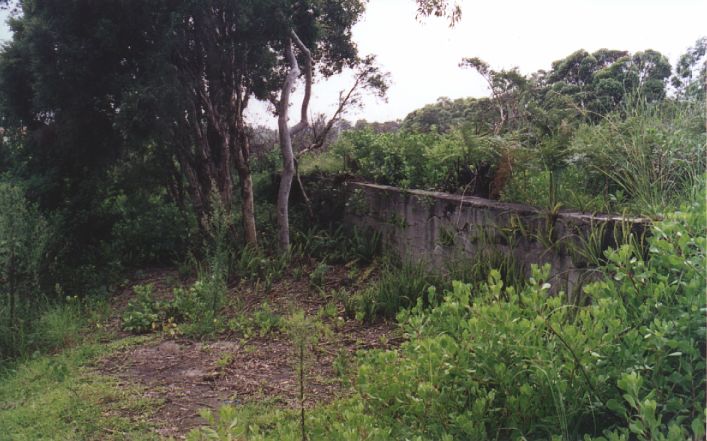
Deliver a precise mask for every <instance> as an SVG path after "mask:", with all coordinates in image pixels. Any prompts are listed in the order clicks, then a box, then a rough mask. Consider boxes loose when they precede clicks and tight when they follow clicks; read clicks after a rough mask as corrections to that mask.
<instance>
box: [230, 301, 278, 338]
mask: <svg viewBox="0 0 707 441" xmlns="http://www.w3.org/2000/svg"><path fill="white" fill-rule="evenodd" d="M284 326H285V320H284V319H283V317H282V316H281V315H280V314H278V313H276V312H275V311H273V309H272V307H271V306H270V305H269V304H268V303H267V302H263V303H262V304H261V305H260V306H258V308H256V309H255V311H253V312H252V313H251V314H247V315H246V314H240V315H238V316H236V317H234V318H232V319H231V320H229V321H228V323H227V327H228V329H229V330H230V331H233V332H237V333H239V334H241V335H242V336H243V338H246V339H248V338H251V337H253V336H255V335H258V336H259V337H265V336H266V335H268V334H270V333H271V332H276V331H280V330H281V329H282V328H283V327H284Z"/></svg>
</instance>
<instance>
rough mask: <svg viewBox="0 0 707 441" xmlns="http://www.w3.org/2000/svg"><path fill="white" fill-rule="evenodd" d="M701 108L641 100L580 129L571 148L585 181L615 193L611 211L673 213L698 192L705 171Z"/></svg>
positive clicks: (688, 104) (691, 105) (699, 106)
mask: <svg viewBox="0 0 707 441" xmlns="http://www.w3.org/2000/svg"><path fill="white" fill-rule="evenodd" d="M704 118H705V117H704V106H703V105H701V104H699V105H698V103H662V104H648V103H646V102H645V101H643V100H642V99H641V98H640V97H639V98H637V99H636V100H635V102H632V103H630V104H628V105H626V107H625V108H624V109H622V113H621V114H618V113H613V114H610V115H608V116H606V118H604V120H602V122H601V123H599V124H597V125H593V126H583V127H582V128H580V129H579V131H578V132H577V135H576V136H575V138H574V140H573V142H572V149H573V151H574V152H575V162H576V163H577V165H578V166H579V167H581V168H582V169H584V170H587V178H588V179H594V180H596V181H598V182H604V183H605V184H604V185H605V186H607V189H606V190H605V191H607V192H609V193H613V194H614V195H617V197H615V198H614V201H613V202H618V200H617V199H618V195H619V194H620V195H621V199H624V200H622V201H621V202H622V203H621V205H618V204H614V206H613V207H612V208H618V209H621V208H622V207H628V208H630V210H631V211H634V212H639V213H644V214H660V213H663V212H666V211H670V210H675V209H677V208H678V207H679V206H680V204H681V203H682V202H683V201H685V200H688V198H689V197H690V196H692V192H693V191H694V189H695V188H700V187H701V185H702V181H703V172H704V169H705V143H704Z"/></svg>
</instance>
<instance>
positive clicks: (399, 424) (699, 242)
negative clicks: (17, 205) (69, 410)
mask: <svg viewBox="0 0 707 441" xmlns="http://www.w3.org/2000/svg"><path fill="white" fill-rule="evenodd" d="M704 225H705V204H704V200H702V201H700V202H699V203H697V204H695V205H693V206H685V207H684V208H683V211H680V212H676V213H674V214H670V215H668V216H666V219H665V220H664V221H662V222H659V223H658V224H656V226H655V227H654V235H653V236H652V237H651V238H650V239H649V247H650V256H649V257H648V258H644V257H643V255H642V253H641V250H637V249H635V248H633V247H632V246H631V245H628V244H626V245H623V246H622V247H621V248H619V249H615V250H608V251H607V255H606V257H607V259H608V262H609V263H608V264H606V265H605V266H603V267H602V271H603V272H604V274H605V278H604V279H602V280H601V281H598V282H595V283H593V284H590V285H588V286H587V287H586V288H585V290H586V292H587V294H588V295H590V296H591V298H592V301H591V303H589V304H587V305H580V306H577V305H572V304H567V303H566V299H567V298H566V297H565V296H563V295H559V296H549V295H548V289H549V287H550V285H549V284H548V283H547V282H546V280H547V276H548V268H547V267H546V268H535V269H534V271H533V276H532V277H531V278H530V279H528V283H527V284H526V286H525V287H524V288H522V289H519V290H516V289H514V288H513V287H508V286H505V285H504V284H503V282H502V281H501V277H500V274H499V273H498V272H497V271H493V272H491V274H490V275H489V279H488V281H487V282H486V283H484V284H482V285H481V286H480V287H479V289H474V288H472V286H471V285H469V284H465V283H462V282H454V283H453V285H452V288H451V289H449V290H445V291H443V292H442V291H437V289H435V288H430V289H429V290H428V292H427V294H426V295H425V296H424V297H421V298H419V299H418V301H417V303H416V305H415V306H414V307H412V308H410V309H408V310H403V312H401V313H400V314H399V315H398V321H399V323H400V326H401V327H402V328H403V330H404V331H405V335H406V337H407V341H405V342H404V343H403V344H402V345H401V347H400V348H399V349H397V350H391V351H371V352H368V353H366V354H363V355H362V356H361V358H360V360H359V366H358V371H357V380H356V394H355V395H354V397H352V398H350V399H347V400H343V401H340V402H337V403H336V404H334V405H332V406H328V407H325V408H322V409H319V411H318V412H316V413H310V414H309V417H308V419H307V427H308V436H309V437H310V439H322V440H324V439H327V440H348V439H359V438H358V436H359V434H362V433H365V434H367V438H366V439H380V440H384V439H473V440H476V439H478V440H482V439H523V438H525V439H587V440H588V439H595V440H628V439H636V440H661V439H665V440H677V439H695V440H697V439H702V438H703V437H704V433H705V432H704V427H705V420H704V418H705V416H704V407H703V404H704V400H705V395H704V394H705V392H704V390H705V378H704V369H705V354H704V347H705V333H704V314H705V311H707V305H706V304H705V299H704V291H705V288H706V287H707V286H706V282H705V274H704V265H705V246H706V245H707V244H706V243H705V237H704ZM225 424H230V425H231V426H230V429H228V430H227V431H225V432H223V433H224V434H231V435H233V436H242V437H246V438H248V439H278V440H286V439H299V435H298V434H297V431H296V430H295V427H298V424H300V422H299V420H298V419H297V418H296V417H295V416H294V414H292V413H283V412H282V411H270V413H266V412H262V411H260V412H258V413H253V412H251V410H249V409H248V408H246V409H243V410H235V409H228V408H225V409H224V410H222V412H221V423H219V425H220V426H219V427H224V425H225ZM224 436H225V435H224ZM352 437H353V438H352ZM194 439H198V438H194ZM217 439H226V438H224V437H221V438H217Z"/></svg>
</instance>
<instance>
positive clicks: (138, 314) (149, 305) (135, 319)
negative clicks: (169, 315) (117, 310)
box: [122, 285, 164, 334]
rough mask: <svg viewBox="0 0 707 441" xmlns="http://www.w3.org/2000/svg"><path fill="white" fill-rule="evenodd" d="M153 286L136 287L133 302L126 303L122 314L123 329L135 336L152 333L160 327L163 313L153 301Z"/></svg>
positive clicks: (159, 306)
mask: <svg viewBox="0 0 707 441" xmlns="http://www.w3.org/2000/svg"><path fill="white" fill-rule="evenodd" d="M153 290H154V286H153V285H136V286H134V287H133V291H134V292H135V294H136V297H135V299H134V300H132V301H130V302H129V303H128V307H127V308H126V309H125V311H124V312H123V317H122V320H123V329H124V330H126V331H128V332H132V333H135V334H143V333H146V332H150V331H154V330H156V329H158V327H160V326H161V325H162V322H163V321H164V312H163V310H162V309H163V308H162V307H161V305H160V303H159V302H157V301H156V300H155V299H154V294H153Z"/></svg>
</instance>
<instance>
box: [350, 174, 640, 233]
mask: <svg viewBox="0 0 707 441" xmlns="http://www.w3.org/2000/svg"><path fill="white" fill-rule="evenodd" d="M346 183H347V184H349V185H353V186H357V187H364V188H371V189H375V190H382V191H388V192H393V193H400V194H412V195H415V196H421V197H431V198H434V199H438V200H443V201H447V202H453V203H456V204H459V205H466V206H470V207H476V208H490V209H494V210H502V211H515V212H517V213H518V214H536V215H537V214H541V213H542V211H541V210H540V209H538V208H536V207H533V206H531V205H525V204H518V203H511V202H499V201H494V200H491V199H485V198H480V197H478V196H462V195H458V194H452V193H443V192H439V191H427V190H415V189H404V188H399V187H392V186H390V185H381V184H371V183H368V182H360V181H347V182H346ZM558 217H559V218H563V219H567V220H576V221H582V222H627V223H631V224H639V225H647V224H651V223H652V222H653V219H650V218H647V217H625V216H622V215H619V214H604V213H599V214H593V213H583V212H580V211H572V210H560V212H559V214H558Z"/></svg>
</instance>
